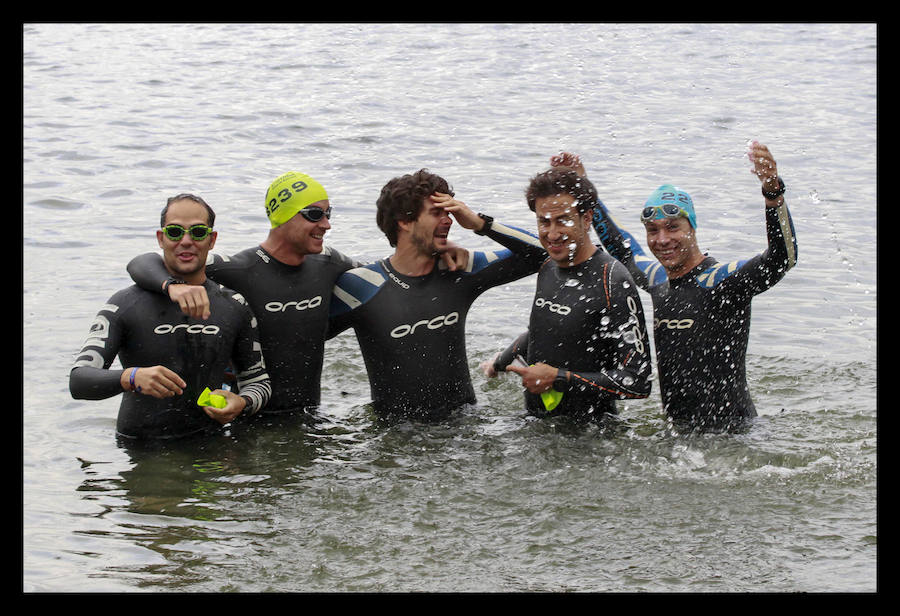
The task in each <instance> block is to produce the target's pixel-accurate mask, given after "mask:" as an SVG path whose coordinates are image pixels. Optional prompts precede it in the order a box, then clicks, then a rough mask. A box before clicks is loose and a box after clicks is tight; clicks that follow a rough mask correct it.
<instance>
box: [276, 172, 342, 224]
mask: <svg viewBox="0 0 900 616" xmlns="http://www.w3.org/2000/svg"><path fill="white" fill-rule="evenodd" d="M326 199H328V194H327V193H326V192H325V189H324V188H323V187H322V185H321V184H319V183H318V182H316V181H315V180H314V179H312V178H311V177H309V176H308V175H306V174H305V173H298V172H297V171H288V172H287V173H285V174H284V175H281V176H279V177H277V178H275V181H274V182H272V184H271V185H269V190H268V191H266V215H267V216H268V217H269V222H270V223H272V228H273V229H274V228H275V227H277V226H278V225H282V224H284V223H286V222H287V221H289V220H290V219H291V218H293V217H294V215H295V214H296V213H297V212H299V211H300V210H302V209H303V208H305V207H306V206H307V205H312V204H313V203H316V202H318V201H324V200H326Z"/></svg>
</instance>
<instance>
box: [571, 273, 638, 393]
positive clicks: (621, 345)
mask: <svg viewBox="0 0 900 616" xmlns="http://www.w3.org/2000/svg"><path fill="white" fill-rule="evenodd" d="M614 263H615V264H614V266H613V267H612V268H610V270H609V271H608V272H607V273H606V275H605V276H604V279H605V280H604V284H605V285H606V296H607V297H608V298H611V299H609V300H608V302H609V303H608V311H607V313H606V316H608V317H609V318H610V321H609V324H608V326H607V327H608V329H609V331H612V332H614V334H613V339H614V340H616V343H615V344H612V345H608V346H606V347H605V348H604V350H603V351H601V352H603V353H605V354H606V357H605V358H604V361H603V365H604V368H602V369H601V370H599V371H584V370H581V369H579V367H578V366H577V365H573V366H557V367H558V368H563V369H564V370H568V371H570V372H571V378H570V380H569V388H572V387H581V388H584V389H586V390H589V391H593V392H594V393H595V394H596V395H597V396H598V397H599V398H605V399H626V398H646V397H648V396H649V395H650V390H651V381H650V377H651V375H652V365H651V362H650V341H649V336H648V333H647V327H646V324H645V319H644V309H643V306H642V304H641V298H640V297H639V296H638V293H637V289H636V287H635V285H633V284H631V285H628V287H627V288H625V287H624V285H623V282H627V281H629V280H630V278H631V277H630V276H629V274H628V272H627V271H626V270H625V268H624V267H622V266H621V264H618V263H616V262H614ZM614 289H618V291H614ZM613 295H615V297H614V298H613V297H612V296H613Z"/></svg>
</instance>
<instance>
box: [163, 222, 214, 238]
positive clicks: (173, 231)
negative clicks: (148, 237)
mask: <svg viewBox="0 0 900 616" xmlns="http://www.w3.org/2000/svg"><path fill="white" fill-rule="evenodd" d="M162 230H163V233H165V234H166V237H167V238H169V239H170V240H172V241H173V242H177V241H178V240H180V239H181V238H182V237H184V234H185V233H187V234H189V235H190V236H191V239H192V240H194V241H195V242H199V241H200V240H205V239H206V238H207V237H209V234H210V233H212V227H208V226H207V225H191V226H190V228H188V229H185V228H184V227H182V226H181V225H174V224H173V225H166V226H165V227H163V229H162Z"/></svg>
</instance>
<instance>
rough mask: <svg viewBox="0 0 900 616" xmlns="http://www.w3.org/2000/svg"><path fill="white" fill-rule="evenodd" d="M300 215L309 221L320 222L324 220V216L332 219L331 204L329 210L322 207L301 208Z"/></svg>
mask: <svg viewBox="0 0 900 616" xmlns="http://www.w3.org/2000/svg"><path fill="white" fill-rule="evenodd" d="M300 215H301V216H303V218H305V219H306V220H308V221H309V222H319V221H320V220H322V216H324V217H325V218H328V219H329V220H331V206H328V209H327V210H323V209H322V208H320V207H312V206H310V207H305V208H303V209H302V210H300Z"/></svg>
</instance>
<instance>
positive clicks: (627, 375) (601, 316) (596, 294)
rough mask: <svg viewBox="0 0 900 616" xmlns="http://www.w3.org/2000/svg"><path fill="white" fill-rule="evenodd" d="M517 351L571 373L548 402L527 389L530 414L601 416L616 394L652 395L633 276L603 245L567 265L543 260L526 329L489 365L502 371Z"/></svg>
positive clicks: (628, 396)
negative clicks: (555, 398)
mask: <svg viewBox="0 0 900 616" xmlns="http://www.w3.org/2000/svg"><path fill="white" fill-rule="evenodd" d="M516 355H520V356H521V357H522V358H523V359H525V361H526V363H527V364H528V365H533V364H537V363H541V362H542V363H545V364H548V365H550V366H553V367H555V368H559V369H560V370H561V371H562V373H565V372H567V371H568V372H569V373H570V375H569V378H568V382H564V380H558V381H556V382H555V384H554V389H555V390H557V391H560V392H561V393H562V394H563V395H562V398H561V400H560V401H559V402H558V404H557V406H555V407H554V408H552V409H548V408H547V406H545V404H544V402H543V400H542V398H541V396H540V395H539V394H533V393H531V392H529V391H527V390H526V391H525V407H526V409H527V410H528V412H529V413H530V414H532V415H537V416H548V415H554V416H555V415H572V416H583V417H588V416H592V417H596V418H601V417H602V416H603V415H604V414H612V415H614V414H616V400H619V399H633V398H646V397H647V396H649V395H650V377H651V375H652V372H653V368H652V364H651V361H650V342H649V339H648V334H647V327H646V325H645V323H644V310H643V307H642V306H641V299H640V297H639V296H638V292H637V287H636V286H635V284H634V281H633V280H632V279H631V275H630V274H629V273H628V271H627V270H626V269H625V267H624V266H623V265H622V264H621V263H619V262H618V261H616V260H615V259H613V258H612V257H611V256H609V255H608V254H606V253H605V252H603V250H600V249H598V250H597V251H596V252H594V254H593V255H591V256H590V257H589V258H588V259H587V260H586V261H583V262H582V263H579V264H577V265H574V266H572V267H559V265H557V264H556V262H555V261H553V260H551V259H548V260H547V261H546V263H544V265H543V266H542V267H541V269H540V271H539V272H538V277H537V290H536V292H535V296H534V303H533V304H532V307H531V317H530V319H529V323H528V331H527V332H525V334H523V335H522V336H519V338H517V339H516V341H515V342H513V344H511V345H510V346H509V347H508V348H507V349H506V350H505V351H504V352H503V353H501V354H500V356H499V357H498V358H497V359H496V360H495V361H494V368H495V369H496V370H497V371H498V372H499V371H503V370H504V369H505V368H506V367H507V366H508V365H509V364H510V363H512V361H513V359H514V358H515V356H516Z"/></svg>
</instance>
